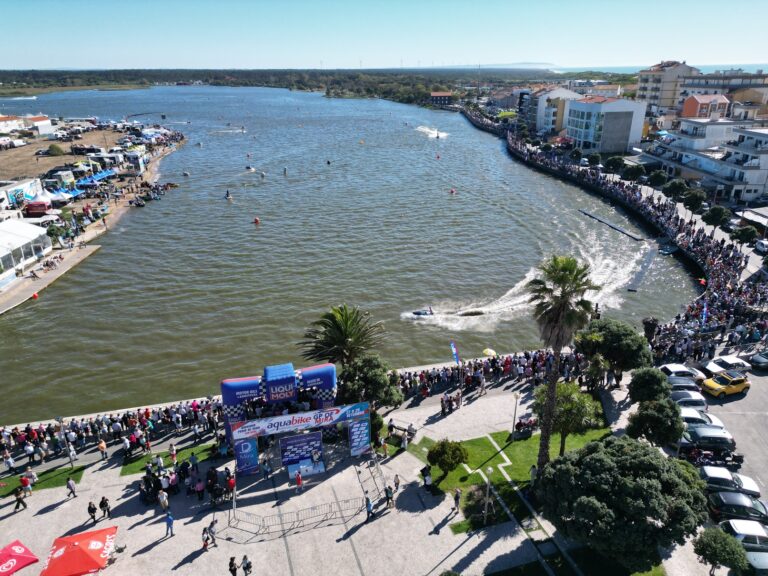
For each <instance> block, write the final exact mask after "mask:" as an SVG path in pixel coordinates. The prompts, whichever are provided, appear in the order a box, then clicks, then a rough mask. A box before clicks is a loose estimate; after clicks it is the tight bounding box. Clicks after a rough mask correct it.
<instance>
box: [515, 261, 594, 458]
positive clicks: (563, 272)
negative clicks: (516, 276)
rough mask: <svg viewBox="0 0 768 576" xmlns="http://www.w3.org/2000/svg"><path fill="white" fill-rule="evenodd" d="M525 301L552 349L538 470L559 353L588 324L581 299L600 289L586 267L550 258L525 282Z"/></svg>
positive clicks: (545, 449)
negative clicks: (537, 272) (532, 277)
mask: <svg viewBox="0 0 768 576" xmlns="http://www.w3.org/2000/svg"><path fill="white" fill-rule="evenodd" d="M526 288H527V290H528V292H529V293H530V298H529V299H528V301H529V302H530V303H531V304H533V305H534V308H533V315H534V318H535V319H536V324H538V326H539V333H540V336H541V340H542V342H543V343H544V345H545V346H547V347H549V348H551V349H552V353H553V355H554V362H553V363H552V371H551V372H550V373H549V381H548V382H547V402H546V405H545V407H544V415H543V418H542V419H541V439H540V440H539V458H538V468H539V470H542V469H543V468H544V466H545V465H546V464H547V462H549V442H550V437H551V436H552V416H553V414H554V412H555V400H556V397H557V381H558V380H559V378H560V353H561V352H562V350H563V347H564V346H566V345H567V344H570V343H571V341H572V340H573V335H574V334H575V333H576V331H577V330H580V329H581V328H583V327H584V326H586V325H587V323H588V322H589V317H590V314H591V312H592V302H590V301H589V300H586V299H585V298H584V294H585V293H586V292H588V291H589V290H597V289H599V288H600V287H599V286H597V285H596V284H594V283H593V282H592V281H591V280H590V279H589V264H582V263H580V262H579V261H578V260H576V258H573V257H572V256H551V257H550V258H549V260H546V261H544V262H543V263H542V265H541V267H540V268H539V277H538V278H535V279H533V280H531V281H530V282H528V284H527V286H526Z"/></svg>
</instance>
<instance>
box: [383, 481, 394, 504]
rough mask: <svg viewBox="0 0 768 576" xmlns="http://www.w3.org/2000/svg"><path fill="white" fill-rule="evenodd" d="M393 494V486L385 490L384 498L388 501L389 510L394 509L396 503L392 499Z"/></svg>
mask: <svg viewBox="0 0 768 576" xmlns="http://www.w3.org/2000/svg"><path fill="white" fill-rule="evenodd" d="M393 494H394V492H393V491H392V486H387V487H386V488H384V497H385V498H386V499H387V508H392V506H394V505H395V501H394V500H393V499H392V496H393Z"/></svg>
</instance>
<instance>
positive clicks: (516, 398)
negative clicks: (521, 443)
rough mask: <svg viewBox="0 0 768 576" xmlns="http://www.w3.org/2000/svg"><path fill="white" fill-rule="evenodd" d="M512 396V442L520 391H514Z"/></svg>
mask: <svg viewBox="0 0 768 576" xmlns="http://www.w3.org/2000/svg"><path fill="white" fill-rule="evenodd" d="M512 397H513V398H514V399H515V415H514V416H512V442H514V441H515V432H516V428H515V425H516V424H517V405H518V403H519V402H520V392H515V393H514V394H512Z"/></svg>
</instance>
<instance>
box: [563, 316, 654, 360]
mask: <svg viewBox="0 0 768 576" xmlns="http://www.w3.org/2000/svg"><path fill="white" fill-rule="evenodd" d="M576 347H577V348H578V349H579V350H581V351H582V352H583V353H584V354H586V356H587V358H591V357H592V355H593V354H596V353H598V352H599V353H600V354H602V355H603V357H604V358H605V359H606V360H607V361H608V364H609V365H610V366H611V368H613V370H614V371H619V372H625V371H627V370H634V369H636V368H643V367H644V366H650V365H651V360H652V358H651V352H650V350H649V349H648V341H647V340H646V339H645V337H644V336H643V335H642V334H640V333H639V332H638V331H637V330H635V328H634V327H633V326H631V325H630V324H627V323H626V322H622V321H620V320H614V319H612V318H601V319H600V320H592V321H591V322H590V323H589V326H587V328H586V329H585V330H582V331H581V332H579V333H578V334H577V335H576Z"/></svg>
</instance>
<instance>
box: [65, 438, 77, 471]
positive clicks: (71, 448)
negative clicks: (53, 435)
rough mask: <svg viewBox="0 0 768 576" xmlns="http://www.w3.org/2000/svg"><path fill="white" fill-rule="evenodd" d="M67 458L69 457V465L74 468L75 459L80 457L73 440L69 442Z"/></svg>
mask: <svg viewBox="0 0 768 576" xmlns="http://www.w3.org/2000/svg"><path fill="white" fill-rule="evenodd" d="M67 458H69V467H70V468H72V469H74V467H75V460H77V459H78V456H77V452H76V451H75V445H74V444H72V443H71V442H68V443H67Z"/></svg>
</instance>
